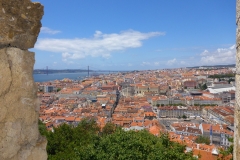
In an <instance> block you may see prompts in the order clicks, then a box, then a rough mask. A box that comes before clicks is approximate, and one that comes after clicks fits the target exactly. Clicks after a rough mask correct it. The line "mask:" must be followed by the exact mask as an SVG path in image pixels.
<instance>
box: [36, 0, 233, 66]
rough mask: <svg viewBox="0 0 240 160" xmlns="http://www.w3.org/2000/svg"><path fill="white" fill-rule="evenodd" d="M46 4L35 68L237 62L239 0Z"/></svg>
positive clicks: (64, 2)
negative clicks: (237, 8) (236, 37)
mask: <svg viewBox="0 0 240 160" xmlns="http://www.w3.org/2000/svg"><path fill="white" fill-rule="evenodd" d="M39 2H41V3H42V4H43V5H44V7H45V14H44V17H43V20H42V29H41V32H40V35H39V38H38V41H37V43H36V45H35V48H34V49H31V50H32V51H34V52H35V53H36V58H35V59H36V63H35V67H34V68H35V69H41V68H45V67H46V66H48V67H49V69H51V68H52V69H66V68H68V69H78V68H79V69H85V68H87V66H91V68H93V69H102V70H105V69H107V70H110V69H111V70H147V69H162V68H178V67H191V66H201V65H219V64H235V32H236V22H235V13H236V9H235V8H236V4H235V1H224V0H223V1H216V0H213V1H207V0H202V1H199V0H198V1H194V2H193V1H190V0H185V1H181V2H175V1H173V0H169V1H163V0H160V1H153V2H147V1H136V0H133V1H114V2H113V1H109V0H108V1H92V0H90V1H82V0H79V1H76V0H75V1H72V2H71V3H69V2H67V1H65V0H63V1H56V0H52V1H47V0H39Z"/></svg>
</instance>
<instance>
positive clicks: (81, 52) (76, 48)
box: [35, 30, 165, 60]
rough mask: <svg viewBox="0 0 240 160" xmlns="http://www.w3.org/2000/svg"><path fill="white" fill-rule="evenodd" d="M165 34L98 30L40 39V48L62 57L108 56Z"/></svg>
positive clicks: (38, 47)
mask: <svg viewBox="0 0 240 160" xmlns="http://www.w3.org/2000/svg"><path fill="white" fill-rule="evenodd" d="M160 35H165V33H162V32H149V33H141V32H138V31H134V30H128V31H123V32H120V33H119V34H117V33H112V34H104V33H102V32H101V31H96V32H95V34H94V36H93V38H89V39H87V38H82V39H78V38H77V39H38V42H37V44H36V45H35V48H36V49H38V50H43V51H49V52H58V53H62V58H63V59H65V60H67V59H81V58H84V57H86V56H92V57H97V56H102V57H104V58H108V57H110V56H111V53H112V52H114V51H121V50H125V49H128V48H137V47H141V46H142V41H143V40H146V39H149V38H151V37H155V36H160Z"/></svg>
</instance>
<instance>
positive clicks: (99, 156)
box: [46, 120, 194, 160]
mask: <svg viewBox="0 0 240 160" xmlns="http://www.w3.org/2000/svg"><path fill="white" fill-rule="evenodd" d="M46 137H47V139H48V145H47V152H48V159H50V160H81V159H84V160H88V159H89V160H103V159H108V160H128V159H129V160H161V159H162V160H163V159H164V160H173V159H174V160H192V159H194V158H193V157H192V153H191V152H190V153H185V152H184V151H185V146H183V145H181V144H179V143H176V142H172V141H170V140H169V137H168V135H167V134H161V136H160V137H156V136H154V135H152V134H150V133H149V132H148V131H146V130H143V131H138V132H136V131H124V130H122V129H121V128H119V127H116V126H115V125H114V124H111V123H107V124H106V126H105V127H104V128H103V129H102V133H101V134H100V130H99V128H98V126H97V124H96V122H94V121H92V120H83V121H81V122H80V123H79V125H78V126H77V127H73V126H70V125H67V124H63V125H61V126H60V127H58V128H54V132H47V133H46Z"/></svg>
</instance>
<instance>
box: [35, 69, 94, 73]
mask: <svg viewBox="0 0 240 160" xmlns="http://www.w3.org/2000/svg"><path fill="white" fill-rule="evenodd" d="M87 71H88V70H83V69H59V70H57V69H49V70H46V69H34V71H33V74H47V73H48V74H53V73H79V72H87ZM89 72H92V70H89Z"/></svg>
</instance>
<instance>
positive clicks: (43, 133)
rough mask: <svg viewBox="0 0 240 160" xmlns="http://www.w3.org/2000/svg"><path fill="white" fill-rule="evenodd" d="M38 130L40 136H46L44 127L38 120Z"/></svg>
mask: <svg viewBox="0 0 240 160" xmlns="http://www.w3.org/2000/svg"><path fill="white" fill-rule="evenodd" d="M38 130H39V132H40V134H41V135H46V134H47V128H46V125H45V124H44V123H43V122H42V121H40V120H38Z"/></svg>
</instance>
